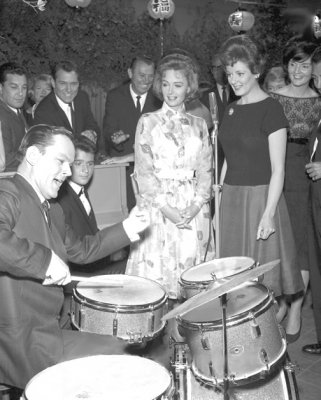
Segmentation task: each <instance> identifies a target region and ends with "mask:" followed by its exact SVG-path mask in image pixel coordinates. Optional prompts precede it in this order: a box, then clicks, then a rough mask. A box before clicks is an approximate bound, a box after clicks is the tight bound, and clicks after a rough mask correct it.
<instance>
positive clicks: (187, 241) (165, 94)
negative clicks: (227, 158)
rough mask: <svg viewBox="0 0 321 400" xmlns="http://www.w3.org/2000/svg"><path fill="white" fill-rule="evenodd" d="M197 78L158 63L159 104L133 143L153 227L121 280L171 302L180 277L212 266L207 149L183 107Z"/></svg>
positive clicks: (172, 61)
mask: <svg viewBox="0 0 321 400" xmlns="http://www.w3.org/2000/svg"><path fill="white" fill-rule="evenodd" d="M196 71H197V69H196V66H195V64H194V62H193V61H192V59H191V58H190V57H188V56H185V55H181V54H171V55H168V56H166V57H164V58H163V59H162V60H161V61H160V63H159V65H158V67H157V71H156V76H155V80H154V87H153V88H154V91H155V93H156V94H157V95H158V97H159V98H160V99H161V100H163V101H164V103H163V106H162V108H161V109H160V110H158V111H155V112H153V113H149V114H144V115H143V116H142V117H141V118H140V120H139V122H138V125H137V130H136V137H135V173H134V176H135V179H136V181H137V184H138V188H139V195H140V198H141V201H142V202H143V204H144V207H147V208H148V209H149V211H150V217H151V225H150V228H148V230H147V231H146V232H145V233H144V237H143V238H142V240H141V241H140V242H139V243H137V244H136V245H133V246H132V247H131V251H130V255H129V259H128V263H127V268H126V273H127V274H131V275H138V276H142V277H146V278H149V279H152V280H155V281H157V282H158V283H160V284H161V285H163V287H164V288H165V289H166V290H167V292H168V295H169V298H171V299H177V298H179V297H180V296H179V285H178V280H179V278H180V275H181V273H182V272H183V271H184V270H185V269H187V268H189V267H192V266H193V265H196V264H199V263H201V262H204V261H206V260H211V259H213V258H214V239H213V232H212V224H211V218H210V210H209V199H210V193H211V185H212V176H213V172H212V166H213V160H212V146H211V143H210V138H209V134H208V130H207V126H206V123H205V121H204V119H202V118H199V117H196V116H193V115H191V114H189V113H187V112H186V111H185V106H184V102H185V101H187V100H189V99H191V98H193V97H195V95H196V92H197V90H198V76H197V72H196Z"/></svg>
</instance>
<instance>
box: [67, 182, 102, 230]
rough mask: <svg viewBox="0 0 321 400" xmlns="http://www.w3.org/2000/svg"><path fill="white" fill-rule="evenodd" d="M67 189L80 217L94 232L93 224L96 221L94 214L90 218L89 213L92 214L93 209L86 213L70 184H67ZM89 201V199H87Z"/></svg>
mask: <svg viewBox="0 0 321 400" xmlns="http://www.w3.org/2000/svg"><path fill="white" fill-rule="evenodd" d="M67 190H68V192H69V193H70V196H71V197H72V199H73V201H74V204H75V207H76V208H77V210H78V212H79V213H81V215H82V218H83V220H84V221H86V224H87V225H88V226H89V227H90V230H91V231H93V232H94V233H95V232H96V226H97V225H96V226H95V225H94V224H95V222H96V219H95V216H94V218H92V216H91V214H93V211H92V212H91V213H90V214H89V215H88V214H87V212H86V210H85V207H84V206H83V204H82V202H81V200H80V198H79V196H78V194H77V193H76V192H75V191H74V190H73V189H72V188H71V187H70V185H69V184H68V185H67ZM89 203H90V201H89ZM90 206H91V210H92V205H91V203H90Z"/></svg>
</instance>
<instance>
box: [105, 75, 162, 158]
mask: <svg viewBox="0 0 321 400" xmlns="http://www.w3.org/2000/svg"><path fill="white" fill-rule="evenodd" d="M129 85H130V84H129V83H127V84H124V85H121V86H118V87H117V88H115V89H113V90H111V91H110V92H108V94H107V100H106V108H105V115H104V122H103V131H104V137H105V143H106V151H107V152H108V153H109V154H110V155H111V156H121V155H126V154H131V153H133V151H134V142H135V133H136V126H137V122H138V120H139V118H140V116H141V114H144V113H148V112H151V111H155V110H158V109H159V108H161V106H162V102H161V101H160V100H158V99H157V98H156V97H155V96H154V95H153V93H152V92H151V90H150V91H149V92H148V94H147V97H146V101H145V104H144V107H143V109H142V112H141V114H140V113H138V112H137V110H136V106H135V104H134V102H133V98H132V96H131V94H130V89H129ZM119 130H122V131H124V133H126V134H129V135H130V137H129V139H128V140H127V141H126V142H125V143H122V144H120V145H114V144H113V143H112V142H111V140H110V137H111V135H112V134H113V133H114V132H116V131H119Z"/></svg>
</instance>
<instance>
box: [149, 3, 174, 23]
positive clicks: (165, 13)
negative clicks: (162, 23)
mask: <svg viewBox="0 0 321 400" xmlns="http://www.w3.org/2000/svg"><path fill="white" fill-rule="evenodd" d="M147 10H148V12H149V15H150V16H151V17H152V18H154V19H160V20H163V19H164V18H170V17H171V16H172V15H173V14H174V11H175V4H174V3H173V1H172V0H149V2H148V4H147Z"/></svg>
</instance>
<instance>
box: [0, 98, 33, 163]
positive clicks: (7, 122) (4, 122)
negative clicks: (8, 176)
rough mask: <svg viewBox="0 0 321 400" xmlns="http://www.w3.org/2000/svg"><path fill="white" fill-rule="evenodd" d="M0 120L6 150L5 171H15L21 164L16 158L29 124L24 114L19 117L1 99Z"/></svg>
mask: <svg viewBox="0 0 321 400" xmlns="http://www.w3.org/2000/svg"><path fill="white" fill-rule="evenodd" d="M0 121H1V129H2V137H3V144H4V151H5V155H6V169H5V171H15V170H16V169H17V167H18V164H19V161H18V160H17V159H16V154H17V151H18V149H19V146H20V143H21V140H22V138H23V137H24V134H25V133H26V129H27V124H26V122H25V120H24V117H23V116H20V117H19V116H18V115H17V114H16V113H15V112H14V111H12V110H11V108H9V107H8V106H7V105H6V104H5V103H4V102H3V101H1V100H0Z"/></svg>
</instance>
